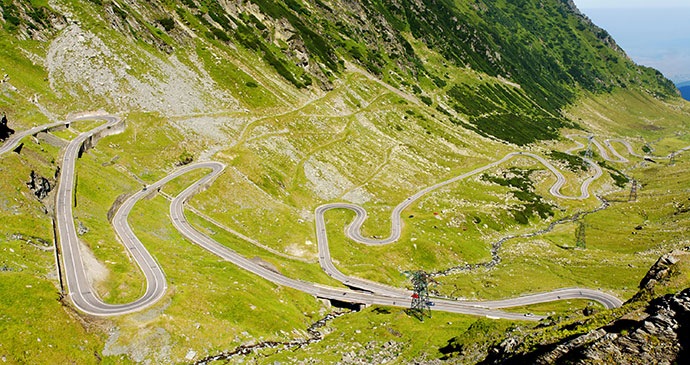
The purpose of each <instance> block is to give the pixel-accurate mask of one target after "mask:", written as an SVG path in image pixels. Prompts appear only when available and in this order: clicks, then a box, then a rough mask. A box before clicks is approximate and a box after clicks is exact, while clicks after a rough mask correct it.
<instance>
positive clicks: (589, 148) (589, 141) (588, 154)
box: [585, 135, 594, 160]
mask: <svg viewBox="0 0 690 365" xmlns="http://www.w3.org/2000/svg"><path fill="white" fill-rule="evenodd" d="M593 139H594V136H592V135H590V136H589V137H587V151H586V152H585V158H588V159H590V160H591V159H592V140H593Z"/></svg>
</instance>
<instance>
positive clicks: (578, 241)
mask: <svg viewBox="0 0 690 365" xmlns="http://www.w3.org/2000/svg"><path fill="white" fill-rule="evenodd" d="M585 227H586V225H585V223H584V222H582V221H578V222H577V228H575V247H579V248H581V249H586V248H587V241H586V236H585Z"/></svg>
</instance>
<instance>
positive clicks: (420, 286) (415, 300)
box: [403, 270, 438, 322]
mask: <svg viewBox="0 0 690 365" xmlns="http://www.w3.org/2000/svg"><path fill="white" fill-rule="evenodd" d="M403 274H404V275H405V276H407V277H408V278H410V281H412V286H413V293H412V302H411V303H410V313H411V314H412V315H413V316H415V317H417V318H418V319H419V320H420V321H422V322H424V317H429V318H431V306H433V305H434V303H433V302H432V301H431V300H429V285H430V284H434V285H436V284H438V283H437V282H436V281H435V280H434V279H432V278H431V276H430V275H429V274H427V273H426V272H424V271H423V270H418V271H405V272H404V273H403Z"/></svg>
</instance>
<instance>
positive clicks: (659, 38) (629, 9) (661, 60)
mask: <svg viewBox="0 0 690 365" xmlns="http://www.w3.org/2000/svg"><path fill="white" fill-rule="evenodd" d="M575 3H576V4H577V6H578V8H580V10H581V11H582V12H583V13H585V14H587V16H589V18H590V19H592V21H593V22H594V23H595V24H597V25H598V26H600V27H602V28H604V29H606V30H607V31H608V32H609V33H610V34H611V35H612V36H613V38H614V39H615V40H616V42H617V43H618V44H619V45H620V46H621V47H622V48H623V49H624V50H625V51H626V53H627V54H628V55H629V56H630V57H631V58H632V59H633V60H634V61H635V62H636V63H638V64H642V65H645V66H650V67H654V68H656V69H658V70H660V71H661V72H663V73H664V75H665V76H666V77H668V78H669V79H671V80H673V81H674V82H676V83H678V82H684V81H690V0H575Z"/></svg>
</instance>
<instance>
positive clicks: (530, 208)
mask: <svg viewBox="0 0 690 365" xmlns="http://www.w3.org/2000/svg"><path fill="white" fill-rule="evenodd" d="M532 172H534V170H523V169H519V168H516V167H511V168H510V169H509V170H508V173H504V174H503V177H499V176H492V175H489V174H483V175H482V177H481V179H482V180H483V181H488V182H491V183H494V184H497V185H501V186H505V187H509V188H513V189H515V190H511V191H510V193H511V194H513V196H514V197H515V198H516V199H518V200H519V201H520V202H521V203H522V204H521V205H519V206H516V207H514V208H510V213H511V215H512V216H513V218H514V219H515V221H517V222H518V223H520V224H529V219H530V218H533V217H536V216H538V217H540V218H541V219H546V218H548V217H553V215H554V213H553V205H551V204H549V203H547V202H545V201H544V200H543V199H542V197H541V196H539V195H537V194H536V193H535V192H534V184H533V183H532V180H530V178H529V177H530V175H531V174H532ZM509 175H510V176H509Z"/></svg>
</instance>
